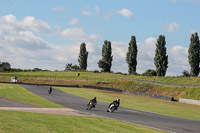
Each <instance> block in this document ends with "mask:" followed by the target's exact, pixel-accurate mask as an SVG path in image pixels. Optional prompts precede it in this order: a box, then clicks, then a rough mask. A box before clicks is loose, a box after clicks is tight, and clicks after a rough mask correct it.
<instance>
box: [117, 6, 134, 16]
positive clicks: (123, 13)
mask: <svg viewBox="0 0 200 133" xmlns="http://www.w3.org/2000/svg"><path fill="white" fill-rule="evenodd" d="M116 12H117V13H119V14H120V15H122V16H124V17H128V18H131V17H132V16H133V13H132V12H131V11H130V10H128V9H126V8H123V9H121V10H118V11H116Z"/></svg>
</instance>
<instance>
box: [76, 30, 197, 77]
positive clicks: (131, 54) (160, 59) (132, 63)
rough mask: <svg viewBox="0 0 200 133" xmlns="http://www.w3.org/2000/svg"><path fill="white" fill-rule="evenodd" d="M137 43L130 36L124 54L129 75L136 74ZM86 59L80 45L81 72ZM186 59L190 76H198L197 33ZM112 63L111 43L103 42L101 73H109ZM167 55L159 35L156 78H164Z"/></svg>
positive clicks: (85, 53)
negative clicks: (187, 59)
mask: <svg viewBox="0 0 200 133" xmlns="http://www.w3.org/2000/svg"><path fill="white" fill-rule="evenodd" d="M137 53H138V49H137V42H136V37H135V36H131V40H130V42H129V46H128V51H127V53H126V62H127V64H128V72H129V74H132V73H136V68H137ZM87 58H88V52H87V50H86V44H85V43H82V44H81V45H80V53H79V58H78V62H79V66H80V69H82V70H87ZM188 58H189V64H190V68H191V69H190V74H191V76H198V75H199V71H200V68H199V64H200V44H199V37H198V34H197V33H194V34H192V36H191V39H190V46H189V50H188ZM112 61H113V55H112V47H111V42H110V41H107V40H105V41H104V45H103V46H102V59H100V60H99V62H97V63H98V66H99V68H101V69H102V71H103V72H110V71H111V66H112ZM168 63H169V62H168V55H167V50H166V41H165V36H164V35H160V36H159V38H158V39H157V42H156V50H155V57H154V65H155V67H156V74H157V76H165V75H166V72H167V68H168Z"/></svg>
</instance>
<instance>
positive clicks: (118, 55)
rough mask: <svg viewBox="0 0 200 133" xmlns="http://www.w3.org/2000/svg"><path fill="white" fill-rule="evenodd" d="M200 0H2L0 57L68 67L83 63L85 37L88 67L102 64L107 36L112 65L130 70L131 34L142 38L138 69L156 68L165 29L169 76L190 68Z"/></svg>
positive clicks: (21, 64)
mask: <svg viewBox="0 0 200 133" xmlns="http://www.w3.org/2000/svg"><path fill="white" fill-rule="evenodd" d="M199 12H200V0H124V1H120V0H74V1H72V0H71V1H70V0H32V1H31V0H3V1H0V61H7V62H9V63H10V64H11V66H12V67H16V68H24V69H27V68H35V67H39V68H42V69H50V70H56V69H57V70H63V69H64V68H65V65H66V64H67V63H73V64H78V61H77V60H78V52H79V46H80V43H81V42H86V45H87V50H88V51H89V58H88V69H89V70H99V68H98V65H97V62H98V60H99V59H100V58H101V47H102V44H103V42H104V40H109V41H111V42H112V48H113V55H114V60H113V66H112V68H111V69H112V71H115V72H117V71H121V72H127V71H128V68H127V64H126V62H125V55H126V52H127V48H128V43H129V41H130V38H131V36H132V35H135V36H136V39H137V44H138V66H137V72H139V73H143V72H144V71H146V70H147V69H155V66H154V63H153V58H154V54H155V43H156V40H157V38H158V36H159V35H161V34H162V35H165V37H166V42H167V45H166V46H167V54H168V55H169V68H168V71H167V75H168V76H172V75H181V72H182V71H183V70H189V69H190V68H189V64H188V58H187V56H188V53H187V50H188V46H189V42H190V36H191V34H192V33H194V32H198V33H199V32H200V23H199V22H200V17H199V14H198V13H199Z"/></svg>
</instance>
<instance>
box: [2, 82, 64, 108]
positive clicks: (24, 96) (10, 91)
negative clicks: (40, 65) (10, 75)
mask: <svg viewBox="0 0 200 133" xmlns="http://www.w3.org/2000/svg"><path fill="white" fill-rule="evenodd" d="M0 96H2V97H5V98H7V99H11V100H15V101H20V102H23V103H27V104H31V105H35V106H39V107H49V108H61V107H64V106H61V105H58V104H56V103H53V102H50V101H48V100H46V99H44V98H41V97H39V96H37V95H35V94H33V93H31V92H29V91H27V90H26V89H24V88H23V87H21V86H19V85H16V84H0Z"/></svg>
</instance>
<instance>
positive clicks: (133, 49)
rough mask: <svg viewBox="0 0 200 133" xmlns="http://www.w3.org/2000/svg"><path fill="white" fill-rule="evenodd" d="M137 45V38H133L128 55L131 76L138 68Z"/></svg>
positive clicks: (127, 60)
mask: <svg viewBox="0 0 200 133" xmlns="http://www.w3.org/2000/svg"><path fill="white" fill-rule="evenodd" d="M137 52H138V50H137V44H136V38H135V36H131V40H130V43H129V47H128V52H127V53H126V62H127V64H128V72H129V74H131V73H135V72H136V66H137Z"/></svg>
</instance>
